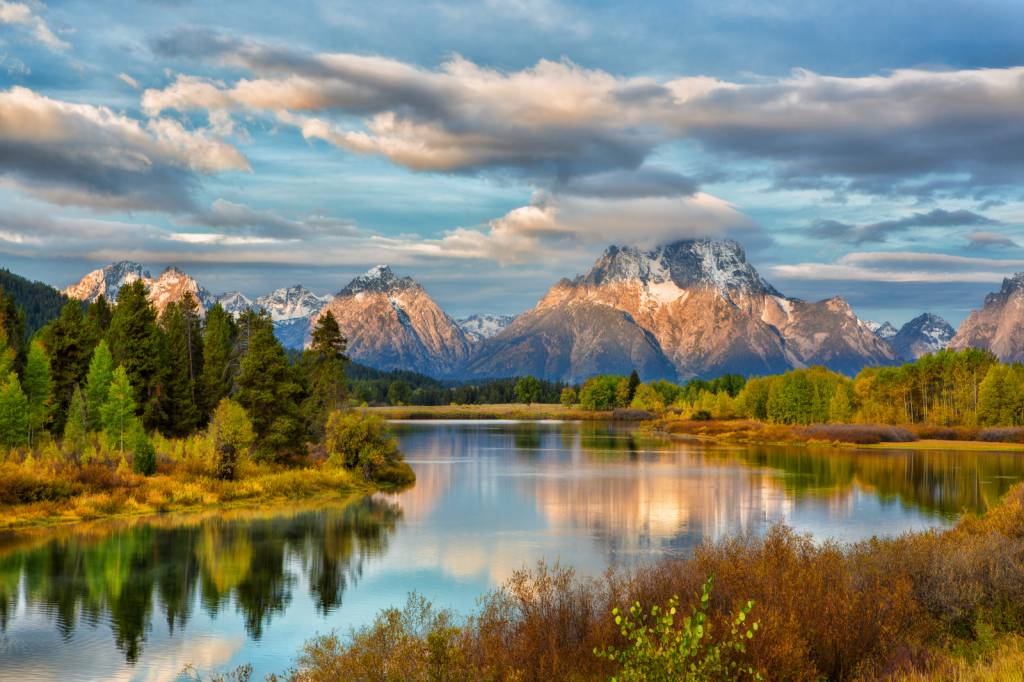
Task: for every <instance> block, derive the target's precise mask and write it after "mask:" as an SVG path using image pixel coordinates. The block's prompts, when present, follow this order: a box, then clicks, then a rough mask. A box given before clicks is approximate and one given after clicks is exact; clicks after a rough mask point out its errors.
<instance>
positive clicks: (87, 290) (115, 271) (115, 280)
mask: <svg viewBox="0 0 1024 682" xmlns="http://www.w3.org/2000/svg"><path fill="white" fill-rule="evenodd" d="M138 279H141V280H144V281H146V282H147V288H148V287H149V285H150V284H151V283H152V282H153V278H152V277H151V276H150V274H149V271H147V270H143V269H142V266H141V265H139V264H138V263H136V262H134V261H130V260H123V261H120V262H119V263H112V264H110V265H108V266H107V267H105V268H103V269H102V270H93V271H92V272H90V273H89V274H87V275H86V276H85V277H83V278H82V280H81V281H80V282H79V283H78V284H73V285H71V286H69V287H68V288H67V289H65V290H64V292H63V293H64V294H65V295H66V296H68V297H70V298H77V299H78V300H80V301H86V302H88V303H92V302H93V301H95V300H96V299H97V298H99V297H100V296H105V297H106V299H107V302H108V303H114V302H115V301H117V294H118V292H120V291H121V287H123V286H125V285H127V284H131V283H132V282H134V281H135V280H138Z"/></svg>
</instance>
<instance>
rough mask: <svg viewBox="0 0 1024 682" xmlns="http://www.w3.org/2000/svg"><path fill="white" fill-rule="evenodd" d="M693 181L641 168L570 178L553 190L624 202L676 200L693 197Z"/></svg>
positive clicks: (646, 167)
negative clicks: (680, 197)
mask: <svg viewBox="0 0 1024 682" xmlns="http://www.w3.org/2000/svg"><path fill="white" fill-rule="evenodd" d="M698 188H699V186H698V184H697V182H696V181H695V180H693V179H692V178H688V177H686V176H685V175H682V174H681V173H677V172H675V171H673V170H670V169H668V168H659V167H655V166H641V167H640V168H638V169H636V170H635V171H626V170H619V171H611V172H607V173H600V174H596V175H588V176H583V177H574V178H571V179H569V180H566V181H564V182H560V183H556V184H555V185H554V186H553V191H554V192H556V193H558V194H572V195H575V196H582V197H599V198H600V197H604V198H608V199H628V198H640V197H678V196H691V195H693V194H695V193H696V192H697V190H698Z"/></svg>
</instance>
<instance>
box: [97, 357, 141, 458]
mask: <svg viewBox="0 0 1024 682" xmlns="http://www.w3.org/2000/svg"><path fill="white" fill-rule="evenodd" d="M101 412H102V414H103V431H104V432H105V433H106V434H107V440H108V442H109V443H110V446H111V447H117V448H119V449H120V450H121V454H124V446H125V438H126V436H127V435H128V433H129V431H130V430H131V428H132V426H134V425H135V422H136V418H135V391H134V390H133V389H132V385H131V382H130V381H129V379H128V372H127V370H125V368H124V365H119V366H118V368H117V369H115V370H114V377H113V379H112V380H111V382H110V391H109V393H108V395H107V402H106V403H104V405H103V408H102V410H101Z"/></svg>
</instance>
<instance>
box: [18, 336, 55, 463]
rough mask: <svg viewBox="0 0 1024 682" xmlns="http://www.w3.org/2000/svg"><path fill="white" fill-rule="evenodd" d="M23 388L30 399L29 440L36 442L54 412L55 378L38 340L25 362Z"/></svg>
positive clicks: (30, 443) (33, 344)
mask: <svg viewBox="0 0 1024 682" xmlns="http://www.w3.org/2000/svg"><path fill="white" fill-rule="evenodd" d="M22 388H23V389H24V391H25V397H26V399H27V400H28V428H29V430H28V442H29V445H32V444H33V443H34V442H35V437H36V434H38V433H39V432H40V431H41V430H42V429H43V427H45V426H46V424H47V423H48V422H49V421H50V416H51V414H52V413H53V380H52V379H51V377H50V361H49V360H48V359H47V357H46V352H45V351H44V350H43V346H42V344H41V343H39V342H38V341H35V342H33V343H32V347H31V349H30V350H29V352H28V360H27V361H26V363H25V378H24V381H22Z"/></svg>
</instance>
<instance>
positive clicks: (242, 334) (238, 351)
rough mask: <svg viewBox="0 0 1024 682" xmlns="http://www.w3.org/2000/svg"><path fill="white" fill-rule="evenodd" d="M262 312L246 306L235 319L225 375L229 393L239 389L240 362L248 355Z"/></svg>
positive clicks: (236, 391)
mask: <svg viewBox="0 0 1024 682" xmlns="http://www.w3.org/2000/svg"><path fill="white" fill-rule="evenodd" d="M264 312H266V311H260V312H256V311H255V310H253V309H252V308H246V309H245V310H243V311H242V312H241V314H240V315H239V316H238V320H237V321H236V324H235V329H234V331H235V334H234V338H233V339H232V343H231V358H230V359H229V360H228V367H227V377H228V379H229V381H230V385H231V389H230V391H229V393H230V394H232V395H234V394H236V393H238V391H239V389H240V387H239V385H238V376H239V374H241V373H242V363H243V362H245V359H246V358H247V357H248V356H249V349H250V347H251V345H252V338H253V335H254V334H255V333H256V330H257V329H259V328H260V325H261V324H262V321H261V320H262V317H261V315H262V313H264Z"/></svg>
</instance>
